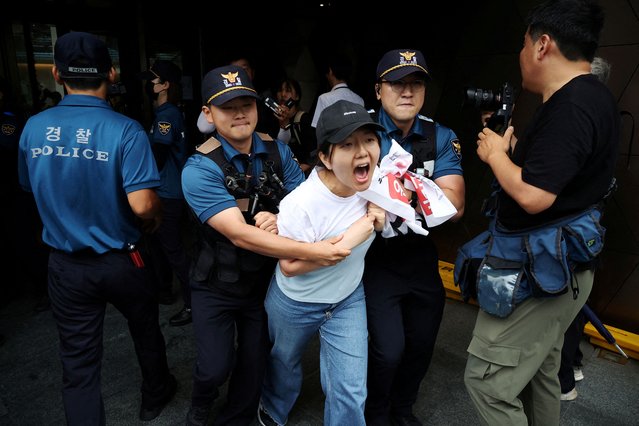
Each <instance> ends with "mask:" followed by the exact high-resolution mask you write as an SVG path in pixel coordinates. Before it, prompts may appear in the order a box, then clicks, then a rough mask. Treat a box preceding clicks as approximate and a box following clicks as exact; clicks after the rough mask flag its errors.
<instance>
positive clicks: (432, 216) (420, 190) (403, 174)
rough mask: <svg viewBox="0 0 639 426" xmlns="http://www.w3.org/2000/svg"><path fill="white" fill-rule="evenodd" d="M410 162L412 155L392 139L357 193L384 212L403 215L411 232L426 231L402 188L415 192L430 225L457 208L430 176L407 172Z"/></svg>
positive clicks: (434, 224) (435, 224)
mask: <svg viewBox="0 0 639 426" xmlns="http://www.w3.org/2000/svg"><path fill="white" fill-rule="evenodd" d="M412 162H413V156H412V155H411V154H409V153H408V152H406V151H405V150H404V149H403V148H402V147H401V146H400V145H399V144H398V143H397V142H395V141H394V140H393V143H392V145H391V149H390V150H389V153H388V154H387V155H386V156H384V158H382V161H381V162H380V166H379V167H376V168H375V170H374V172H373V180H372V182H371V185H370V187H369V188H368V189H367V190H366V191H362V192H360V193H359V195H360V196H361V197H363V198H364V199H366V200H368V201H371V202H373V203H375V204H377V205H378V206H380V207H381V208H383V209H384V210H386V212H387V213H390V214H392V215H395V216H399V217H401V218H403V219H404V221H405V223H406V225H408V227H409V228H411V229H412V230H413V231H414V232H416V233H418V234H422V235H428V231H427V230H425V229H424V228H422V227H421V226H420V224H419V223H418V222H417V221H416V215H417V212H416V211H415V209H414V208H413V207H412V206H411V205H410V202H409V201H408V197H407V195H406V193H405V192H404V188H406V189H407V190H410V191H413V192H415V193H416V194H417V199H418V201H419V205H420V206H421V209H422V212H423V216H424V219H425V220H426V224H427V225H428V227H430V228H432V227H434V226H437V225H440V224H442V223H444V222H445V221H447V220H448V219H450V218H451V217H452V216H454V215H455V213H457V209H456V208H455V206H453V204H452V203H451V202H450V200H449V199H448V198H446V196H445V195H444V193H443V191H442V190H441V189H440V188H439V187H438V186H437V185H436V184H435V183H434V182H433V181H432V180H430V179H428V178H426V177H424V176H421V175H417V174H415V173H411V172H408V167H409V166H410V165H411V164H412ZM387 221H388V220H387Z"/></svg>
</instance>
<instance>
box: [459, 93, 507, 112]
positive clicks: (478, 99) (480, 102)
mask: <svg viewBox="0 0 639 426" xmlns="http://www.w3.org/2000/svg"><path fill="white" fill-rule="evenodd" d="M499 97H500V96H499V95H495V94H494V93H493V91H492V90H484V89H474V88H468V89H466V101H465V102H466V104H467V105H472V106H474V107H475V108H479V109H493V108H494V107H495V105H496V104H499V99H498V98H499Z"/></svg>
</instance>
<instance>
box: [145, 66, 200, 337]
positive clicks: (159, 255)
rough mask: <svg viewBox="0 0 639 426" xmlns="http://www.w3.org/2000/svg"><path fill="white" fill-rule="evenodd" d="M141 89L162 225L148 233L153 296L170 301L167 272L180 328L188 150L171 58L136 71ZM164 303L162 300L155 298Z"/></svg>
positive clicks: (186, 314)
mask: <svg viewBox="0 0 639 426" xmlns="http://www.w3.org/2000/svg"><path fill="white" fill-rule="evenodd" d="M142 78H143V79H145V80H146V85H145V88H146V92H147V95H148V96H149V98H150V99H151V101H153V105H154V107H155V118H154V120H153V125H152V126H151V130H150V131H149V140H150V141H151V148H152V149H153V156H154V157H155V162H156V164H157V166H158V170H159V171H160V181H161V184H160V187H159V188H158V189H157V193H158V195H159V196H160V200H161V201H162V223H161V224H160V227H159V228H158V230H157V231H156V232H154V233H153V234H151V235H150V238H149V239H150V244H151V245H152V246H153V247H151V248H152V249H153V253H154V263H155V265H154V266H155V269H156V270H157V271H158V272H159V274H158V275H159V276H158V277H157V278H158V281H159V283H158V287H159V289H158V290H159V292H160V294H159V297H160V298H163V297H164V298H168V301H169V302H172V301H173V295H172V294H173V289H172V285H173V272H175V275H176V277H177V279H178V281H179V283H180V288H181V290H182V301H183V303H184V306H183V307H182V309H181V310H180V311H179V312H177V313H176V314H175V315H173V316H172V317H171V318H170V319H169V324H170V325H173V326H180V325H185V324H189V323H190V322H191V289H190V287H189V267H190V259H189V256H188V254H187V252H186V249H185V248H184V244H183V242H182V219H183V218H184V212H185V207H186V203H185V201H184V194H183V193H182V181H181V174H182V167H184V163H186V159H187V158H188V155H189V152H188V149H187V144H186V137H185V133H186V131H185V126H184V117H183V115H182V111H180V108H179V107H178V105H177V104H178V103H179V102H180V100H181V99H182V86H181V80H182V71H181V70H180V68H179V67H178V66H177V65H176V64H174V63H173V62H171V61H167V60H163V59H158V60H156V61H155V62H154V63H153V65H151V67H150V68H149V69H148V70H147V71H145V72H144V73H143V74H142ZM160 302H164V303H166V299H165V300H162V299H160Z"/></svg>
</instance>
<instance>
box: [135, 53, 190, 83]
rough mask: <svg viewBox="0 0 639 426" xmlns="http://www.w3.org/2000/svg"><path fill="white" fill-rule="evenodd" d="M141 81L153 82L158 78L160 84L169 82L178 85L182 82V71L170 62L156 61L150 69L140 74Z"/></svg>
mask: <svg viewBox="0 0 639 426" xmlns="http://www.w3.org/2000/svg"><path fill="white" fill-rule="evenodd" d="M140 78H141V79H142V80H155V79H156V78H159V79H160V80H162V82H165V81H170V82H171V83H179V82H180V81H182V70H180V67H178V66H177V65H175V64H174V63H173V62H171V61H167V60H165V59H157V60H156V61H155V62H153V65H151V67H150V68H149V69H148V70H146V71H144V72H142V73H141V74H140Z"/></svg>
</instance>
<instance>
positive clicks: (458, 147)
mask: <svg viewBox="0 0 639 426" xmlns="http://www.w3.org/2000/svg"><path fill="white" fill-rule="evenodd" d="M450 144H451V146H452V147H453V152H454V153H455V155H456V156H457V158H459V159H461V144H460V143H459V139H453V140H451V141H450Z"/></svg>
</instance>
